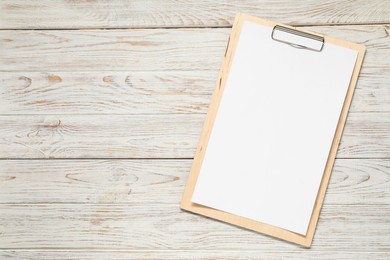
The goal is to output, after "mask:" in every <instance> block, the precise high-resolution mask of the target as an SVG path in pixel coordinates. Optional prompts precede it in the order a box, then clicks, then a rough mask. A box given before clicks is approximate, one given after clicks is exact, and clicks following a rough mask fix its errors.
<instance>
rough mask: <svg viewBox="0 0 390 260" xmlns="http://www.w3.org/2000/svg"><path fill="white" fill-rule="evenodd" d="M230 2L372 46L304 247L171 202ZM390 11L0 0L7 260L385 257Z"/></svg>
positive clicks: (3, 249) (0, 169)
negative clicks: (311, 234)
mask: <svg viewBox="0 0 390 260" xmlns="http://www.w3.org/2000/svg"><path fill="white" fill-rule="evenodd" d="M236 11H241V12H247V13H249V14H253V15H257V16H260V17H264V18H270V19H274V20H277V21H281V22H285V23H289V24H294V25H299V26H308V25H312V26H308V27H307V29H309V30H314V31H317V32H320V33H326V34H329V35H331V36H334V37H339V38H343V39H346V40H350V41H353V42H357V43H363V44H365V45H366V46H367V54H366V58H365V61H364V64H363V68H362V72H361V76H360V78H359V81H358V84H357V89H356V92H355V95H354V98H353V102H352V105H351V110H350V114H349V116H348V119H347V124H346V128H345V131H344V134H343V137H342V140H341V144H340V147H339V151H338V154H337V158H338V159H337V160H336V164H335V167H334V171H333V175H332V177H331V181H330V184H329V188H328V191H327V195H326V198H325V204H324V206H323V210H322V213H321V216H320V221H319V225H318V229H317V232H316V235H315V239H314V242H313V246H312V248H311V249H310V250H307V249H304V248H301V247H297V246H295V245H292V244H289V243H286V242H282V241H279V240H276V239H272V238H269V237H267V236H263V235H260V234H257V233H254V232H250V231H246V230H242V229H239V228H236V227H233V226H230V225H227V224H224V223H219V222H216V221H213V220H210V219H207V218H204V217H201V216H197V215H193V214H189V213H186V212H181V211H180V210H179V201H180V198H181V195H182V192H183V189H184V183H185V180H186V178H187V174H188V172H189V167H190V166H191V162H192V160H191V158H192V157H193V154H194V151H195V147H196V144H197V141H198V138H199V134H200V130H201V128H202V124H203V120H204V117H205V112H206V110H207V107H208V102H209V100H210V96H211V93H212V91H213V88H214V82H215V81H216V76H217V72H218V69H219V66H220V62H221V60H222V55H223V53H224V50H225V47H226V42H227V37H228V34H229V31H230V28H220V27H230V26H231V22H232V21H233V16H234V14H235V12H236ZM389 18H390V2H388V1H379V0H378V1H363V0H359V1H331V0H326V1H306V2H303V1H288V0H278V1H268V0H263V1H261V0H258V1H255V0H253V1H194V2H190V1H179V2H177V1H151V0H150V1H131V2H126V1H119V0H118V1H102V0H100V1H80V2H76V1H57V2H54V1H28V2H27V1H19V0H17V1H9V0H4V1H1V2H0V29H1V30H0V258H2V259H210V258H211V259H238V258H239V259H258V258H263V259H284V258H291V259H307V258H310V259H367V258H370V259H389V258H390V197H389V196H390V194H389V193H390V164H389V162H390V102H389V101H390V76H389V75H390V37H389V31H390V19H389ZM167 27H171V28H167ZM185 27H186V28H185ZM187 27H191V28H187ZM79 28H82V29H85V28H90V29H88V30H74V29H79ZM101 28H110V29H109V30H101ZM123 28H125V29H123ZM132 28H143V29H132ZM14 29H17V30H14ZM28 29H38V30H28ZM40 29H50V30H40ZM67 29H72V30H67Z"/></svg>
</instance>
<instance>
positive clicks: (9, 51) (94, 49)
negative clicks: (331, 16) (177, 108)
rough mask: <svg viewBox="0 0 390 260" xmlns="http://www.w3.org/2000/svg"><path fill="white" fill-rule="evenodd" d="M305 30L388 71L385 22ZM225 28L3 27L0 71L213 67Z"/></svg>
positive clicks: (366, 66) (367, 65)
mask: <svg viewBox="0 0 390 260" xmlns="http://www.w3.org/2000/svg"><path fill="white" fill-rule="evenodd" d="M305 28H306V29H307V30H313V31H317V32H326V33H328V34H329V36H332V37H336V38H342V39H345V40H348V41H351V42H356V43H362V44H364V45H366V47H367V53H366V56H365V60H364V64H363V70H362V73H365V72H366V71H365V70H367V69H372V68H381V69H384V70H385V71H389V70H390V69H389V67H390V52H389V51H388V50H389V48H390V41H389V39H390V37H389V25H370V26H367V25H365V26H317V27H315V26H314V27H305ZM229 32H230V28H220V29H171V30H164V29H155V30H109V31H105V30H71V31H69V30H54V31H52V30H48V31H39V30H38V31H15V30H5V31H0V41H1V45H2V51H1V52H0V71H4V72H6V71H19V72H20V71H23V72H27V71H37V72H55V71H70V72H74V71H127V72H128V71H172V70H179V71H183V70H184V71H188V70H213V71H217V70H218V69H219V68H220V65H221V62H222V58H223V55H224V52H225V48H226V44H227V39H228V35H229ZM26 39H28V41H26Z"/></svg>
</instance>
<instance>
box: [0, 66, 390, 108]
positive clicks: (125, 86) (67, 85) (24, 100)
mask: <svg viewBox="0 0 390 260" xmlns="http://www.w3.org/2000/svg"><path fill="white" fill-rule="evenodd" d="M216 78H217V71H187V72H184V71H168V72H105V73H101V72H55V73H40V72H27V73H21V72H6V73H3V74H0V100H1V101H2V102H1V103H0V114H3V115H4V114H46V115H47V114H168V113H169V114H181V113H202V114H205V113H206V111H207V107H208V104H209V102H210V96H211V94H212V92H213V90H214V83H215V81H216ZM389 82H390V81H389ZM375 93H376V92H375ZM362 95H365V94H362ZM389 97H390V94H389ZM373 102H374V107H375V101H373ZM372 106H373V105H372V104H368V106H367V109H369V107H372ZM389 111H390V105H389Z"/></svg>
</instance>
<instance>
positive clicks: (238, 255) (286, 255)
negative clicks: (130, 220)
mask: <svg viewBox="0 0 390 260" xmlns="http://www.w3.org/2000/svg"><path fill="white" fill-rule="evenodd" d="M0 257H1V258H2V259H21V260H24V259H29V260H31V259H67V260H68V259H80V260H86V259H91V260H92V259H93V260H95V259H118V260H122V259H129V260H132V259H137V260H138V259H145V260H149V259H151V260H155V259H161V260H172V259H189V260H192V259H194V260H207V259H225V260H237V259H248V260H253V259H259V258H260V259H268V260H273V259H275V260H280V259H293V260H294V259H299V260H301V259H319V260H322V259H323V260H328V259H338V260H350V259H388V258H389V257H390V253H389V252H354V251H341V252H340V251H339V252H337V251H331V252H329V251H323V250H321V249H310V250H304V249H301V250H283V251H282V252H280V251H270V250H251V251H250V250H246V251H243V250H237V251H231V250H223V251H219V250H195V249H194V250H39V249H38V250H0Z"/></svg>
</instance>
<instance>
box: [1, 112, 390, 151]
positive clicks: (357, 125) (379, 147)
mask: <svg viewBox="0 0 390 260" xmlns="http://www.w3.org/2000/svg"><path fill="white" fill-rule="evenodd" d="M204 118H205V115H201V114H168V115H48V116H44V115H9V116H0V126H1V127H0V137H1V138H0V147H2V149H0V158H192V157H193V156H194V153H195V149H196V145H197V142H198V140H199V136H200V131H201V129H202V126H203V121H204ZM337 158H390V115H389V113H351V114H349V116H348V119H347V123H346V127H345V130H344V133H343V136H342V139H341V143H340V147H339V150H338V153H337Z"/></svg>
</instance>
